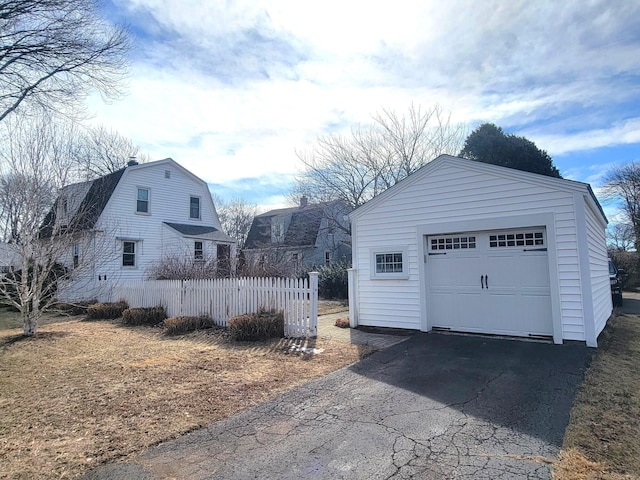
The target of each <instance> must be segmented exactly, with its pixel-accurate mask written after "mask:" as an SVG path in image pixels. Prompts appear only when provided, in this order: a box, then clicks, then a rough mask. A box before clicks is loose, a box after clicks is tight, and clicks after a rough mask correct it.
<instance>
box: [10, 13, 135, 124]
mask: <svg viewBox="0 0 640 480" xmlns="http://www.w3.org/2000/svg"><path fill="white" fill-rule="evenodd" d="M129 48H130V42H129V38H128V34H127V32H126V30H125V29H124V28H122V27H114V26H113V25H111V24H110V23H109V22H107V21H106V20H103V19H102V18H101V17H100V14H99V0H4V1H2V2H0V121H2V120H4V119H5V118H6V117H7V116H8V115H9V114H11V113H12V112H14V111H16V110H17V109H18V108H19V107H27V106H34V105H35V106H39V107H44V108H45V109H48V110H49V109H53V110H59V109H62V108H64V107H65V106H73V107H78V105H79V101H80V100H82V99H83V98H84V97H85V96H86V95H87V93H88V92H89V91H90V89H97V90H98V91H100V93H101V94H102V95H103V96H104V97H105V98H117V97H118V96H120V95H121V94H122V86H123V80H124V76H125V74H126V72H125V70H124V66H126V53H127V51H128V50H129ZM76 112H77V110H76Z"/></svg>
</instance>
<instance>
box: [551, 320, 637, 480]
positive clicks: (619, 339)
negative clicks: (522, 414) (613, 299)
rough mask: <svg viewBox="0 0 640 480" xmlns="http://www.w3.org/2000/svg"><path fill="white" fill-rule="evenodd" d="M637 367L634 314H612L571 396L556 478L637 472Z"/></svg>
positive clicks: (607, 476) (609, 476)
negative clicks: (593, 354) (573, 401)
mask: <svg viewBox="0 0 640 480" xmlns="http://www.w3.org/2000/svg"><path fill="white" fill-rule="evenodd" d="M639 372H640V317H638V316H635V315H619V316H616V317H613V318H612V319H611V320H609V323H608V325H607V327H606V328H605V330H604V331H603V332H602V334H601V336H600V338H599V348H598V351H597V353H596V355H595V357H594V358H593V361H592V363H591V366H590V367H589V369H588V370H587V372H586V374H585V379H584V382H583V383H582V385H581V387H580V390H579V391H578V394H577V396H576V401H575V404H574V406H573V409H572V411H571V420H570V422H569V426H568V427H567V432H566V435H565V439H564V444H563V451H562V454H561V455H560V459H559V461H558V462H557V464H556V466H555V467H554V478H555V479H556V480H573V479H617V478H623V477H621V475H633V476H634V477H631V478H637V477H639V476H640V373H639ZM624 478H629V477H624Z"/></svg>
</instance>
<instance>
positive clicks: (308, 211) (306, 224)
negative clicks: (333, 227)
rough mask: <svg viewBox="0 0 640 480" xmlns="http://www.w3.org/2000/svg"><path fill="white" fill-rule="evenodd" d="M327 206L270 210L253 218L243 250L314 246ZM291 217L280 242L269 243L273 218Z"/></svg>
mask: <svg viewBox="0 0 640 480" xmlns="http://www.w3.org/2000/svg"><path fill="white" fill-rule="evenodd" d="M327 205H328V204H310V205H307V206H305V207H291V208H280V209H277V210H271V211H269V212H266V213H263V214H261V215H258V216H257V217H255V218H254V220H253V223H252V224H251V228H250V230H249V233H248V235H247V240H246V242H245V248H247V249H254V248H266V247H272V246H283V247H303V246H310V245H315V243H316V239H317V237H318V232H319V230H320V223H321V222H322V218H323V216H325V208H326V207H327ZM289 215H291V219H290V221H289V225H288V227H287V230H286V232H284V238H283V240H282V242H272V241H271V222H272V220H273V219H274V218H276V217H280V218H284V217H287V216H289Z"/></svg>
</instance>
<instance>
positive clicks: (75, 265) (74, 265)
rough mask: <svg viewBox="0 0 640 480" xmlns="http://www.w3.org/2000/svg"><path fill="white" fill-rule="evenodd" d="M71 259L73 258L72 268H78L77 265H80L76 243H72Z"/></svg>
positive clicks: (78, 247) (78, 249)
mask: <svg viewBox="0 0 640 480" xmlns="http://www.w3.org/2000/svg"><path fill="white" fill-rule="evenodd" d="M72 259H73V268H78V265H80V245H79V244H77V243H74V244H73V253H72Z"/></svg>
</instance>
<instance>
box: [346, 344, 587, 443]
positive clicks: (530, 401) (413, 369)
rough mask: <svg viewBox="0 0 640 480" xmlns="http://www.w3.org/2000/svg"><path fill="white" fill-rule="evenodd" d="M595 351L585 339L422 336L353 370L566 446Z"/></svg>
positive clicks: (376, 356) (494, 422)
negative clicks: (576, 402) (557, 341)
mask: <svg viewBox="0 0 640 480" xmlns="http://www.w3.org/2000/svg"><path fill="white" fill-rule="evenodd" d="M400 349H401V350H402V355H400V354H399V353H400V352H398V350H400ZM593 352H594V351H593V350H591V349H589V348H587V347H586V346H585V345H584V343H582V342H580V343H578V342H569V343H567V344H564V345H552V344H549V343H541V342H527V341H521V340H508V339H498V338H489V337H479V336H465V335H449V334H439V333H433V334H426V333H422V334H418V335H416V336H414V337H413V338H411V339H409V340H407V341H405V342H403V343H402V344H400V345H398V346H396V347H395V348H394V349H389V350H386V351H382V352H380V353H378V354H377V355H375V356H374V357H372V358H371V359H369V361H365V362H360V363H357V364H354V365H352V366H351V367H349V368H350V369H351V370H352V371H353V372H355V373H357V374H359V375H363V376H365V377H367V378H370V379H372V380H376V381H379V382H384V383H387V384H389V385H392V386H394V387H396V388H400V389H402V390H408V391H411V392H413V393H415V394H418V395H420V396H424V397H427V398H429V399H430V400H432V401H436V402H438V403H440V404H442V405H447V406H449V407H450V408H454V409H456V410H459V411H460V412H461V413H464V414H465V415H469V416H473V417H475V418H477V419H481V420H482V421H484V422H488V423H490V424H492V425H495V426H499V427H502V428H508V429H512V430H516V431H518V432H520V433H522V434H526V435H528V436H532V437H536V438H538V439H540V440H542V441H543V442H545V443H547V444H549V445H553V446H556V447H560V446H561V445H562V440H563V437H564V431H565V428H566V426H567V424H568V422H569V413H570V410H571V406H572V404H573V400H574V397H575V394H576V391H577V388H578V386H579V385H580V383H581V382H582V379H583V374H584V370H585V369H586V367H587V366H588V364H589V362H590V360H591V355H592V353H593Z"/></svg>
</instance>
